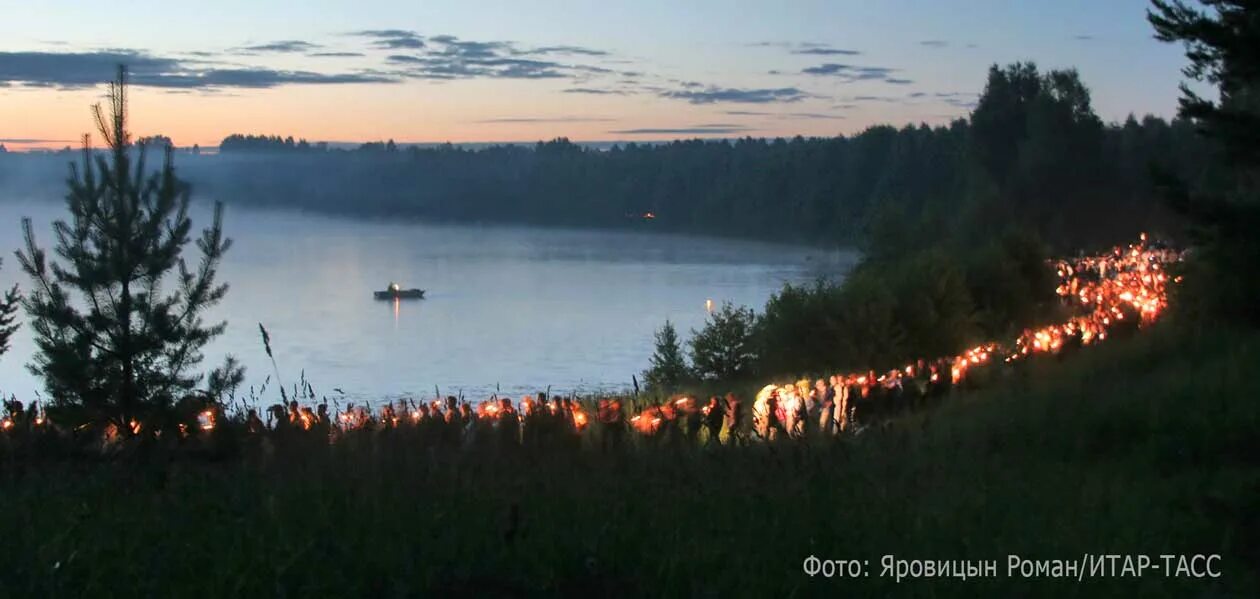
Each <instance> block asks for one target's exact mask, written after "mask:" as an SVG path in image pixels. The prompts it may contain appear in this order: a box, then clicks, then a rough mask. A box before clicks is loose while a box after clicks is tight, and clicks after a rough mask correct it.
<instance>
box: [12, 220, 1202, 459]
mask: <svg viewBox="0 0 1260 599" xmlns="http://www.w3.org/2000/svg"><path fill="white" fill-rule="evenodd" d="M1180 259H1181V255H1180V254H1179V253H1177V252H1174V251H1172V250H1165V249H1150V248H1147V247H1146V235H1145V234H1142V236H1141V241H1140V242H1139V243H1138V244H1135V245H1131V246H1129V247H1128V248H1116V249H1115V250H1113V251H1112V252H1110V253H1107V254H1103V255H1100V256H1092V257H1087V258H1079V259H1073V260H1063V261H1060V262H1058V264H1057V265H1056V272H1057V275H1058V277H1059V280H1060V284H1059V285H1058V286H1057V288H1056V292H1057V293H1058V295H1059V296H1060V297H1062V298H1064V299H1065V300H1066V299H1067V298H1073V300H1074V301H1075V302H1076V303H1077V304H1078V306H1077V308H1078V309H1084V310H1088V311H1087V312H1086V313H1085V314H1083V315H1080V316H1076V317H1073V318H1072V319H1070V320H1069V321H1067V322H1065V323H1062V324H1056V325H1050V326H1046V327H1043V328H1040V329H1035V330H1028V331H1025V332H1024V333H1023V334H1022V335H1020V336H1019V337H1018V338H1016V339H1015V341H1014V342H1013V343H1012V344H1010V345H1006V346H1004V345H1001V344H998V343H987V344H983V345H978V346H976V347H973V348H970V349H968V350H966V351H964V352H962V353H961V354H959V355H957V356H954V357H952V358H946V359H940V360H932V361H923V360H920V361H918V362H916V363H914V364H907V365H906V366H905V367H904V368H901V369H893V370H890V371H888V372H886V373H884V374H882V375H878V376H876V375H875V373H874V371H867V372H864V373H853V374H848V375H836V376H835V377H832V380H833V381H836V382H837V384H843V385H845V386H857V387H859V388H860V389H861V390H862V391H863V393H864V394H865V392H866V391H869V390H870V389H871V388H873V387H875V386H877V385H882V386H885V387H889V386H893V385H898V384H900V383H901V381H902V379H905V378H911V379H912V378H916V376H925V377H926V378H927V380H928V381H930V382H931V383H938V382H939V381H940V377H941V376H942V371H943V370H944V368H943V365H944V364H948V365H949V377H950V383H952V384H958V383H960V382H962V381H963V380H964V379H966V377H967V372H968V371H969V370H970V369H972V368H975V367H978V366H981V365H984V364H988V363H990V362H992V361H993V360H994V359H995V358H996V357H998V356H1002V360H1003V362H1005V363H1011V362H1015V361H1018V360H1021V359H1023V358H1025V357H1027V356H1029V355H1033V354H1039V353H1053V352H1057V351H1059V350H1060V349H1062V348H1063V345H1064V343H1065V341H1066V340H1067V339H1069V338H1071V337H1073V336H1075V335H1078V334H1079V336H1080V341H1081V343H1082V345H1091V344H1094V343H1097V342H1099V341H1103V340H1105V339H1106V338H1107V329H1108V328H1110V327H1112V326H1114V325H1116V324H1118V323H1119V322H1120V321H1123V320H1124V318H1125V312H1124V310H1123V309H1122V307H1123V306H1125V305H1128V306H1131V307H1132V308H1133V309H1134V310H1136V311H1137V313H1138V314H1139V318H1140V320H1141V323H1143V324H1146V323H1150V322H1153V321H1154V320H1156V319H1157V318H1158V317H1159V316H1160V314H1162V312H1163V311H1164V309H1165V308H1166V307H1167V305H1168V294H1167V291H1168V283H1169V282H1173V283H1177V282H1180V281H1181V277H1169V276H1168V274H1167V273H1166V267H1167V265H1168V264H1171V263H1175V262H1177V261H1179V260H1180ZM1086 274H1088V275H1090V277H1088V278H1087V277H1085V276H1084V275H1086ZM1094 277H1096V278H1097V280H1089V278H1094ZM1070 301H1071V300H1070ZM706 307H710V306H706ZM916 364H919V366H918V367H916ZM938 365H941V366H939V367H938ZM768 393H774V394H777V395H778V396H780V397H781V398H782V399H783V400H786V401H791V400H793V399H794V398H796V399H799V398H800V396H801V395H805V394H808V390H807V389H805V388H804V386H803V385H801V383H800V382H798V383H788V384H783V385H776V384H771V385H766V386H765V387H764V388H763V389H762V393H761V394H759V399H760V398H763V397H764V396H765V395H767V394H768ZM605 401H608V400H605ZM613 401H616V400H613ZM714 407H715V406H713V405H712V404H708V405H705V406H702V407H701V406H698V405H697V403H696V400H695V399H694V398H691V397H682V398H678V399H676V400H674V401H673V402H670V403H665V404H662V405H660V406H651V407H649V408H647V409H645V410H644V411H643V412H641V413H640V414H638V415H636V416H634V417H633V418H631V424H632V425H633V426H634V427H635V428H636V429H638V430H640V431H642V432H645V433H651V432H655V431H656V430H657V429H658V427H659V426H660V424H661V422H662V421H663V419H671V420H672V419H673V418H674V417H676V416H677V415H678V414H679V413H696V412H700V413H702V414H704V415H706V416H707V415H708V414H709V413H710V411H711V410H712V409H714ZM616 409H617V411H620V403H619V402H618V403H617V404H616ZM541 410H546V411H547V412H549V413H551V414H552V415H556V414H558V413H560V412H562V411H564V410H568V411H569V412H570V417H571V419H572V422H573V424H574V426H575V427H576V428H578V429H579V430H581V429H583V428H584V427H585V426H586V424H587V422H588V418H587V415H586V413H585V412H584V411H583V408H582V406H581V404H580V403H578V402H571V403H570V402H565V403H563V404H562V403H561V402H559V401H558V400H556V399H554V398H553V399H552V401H551V402H550V403H544V402H541V401H540V402H535V401H534V400H533V399H532V398H531V397H529V396H526V397H525V398H524V399H522V400H521V402H520V410H519V411H518V410H516V409H514V408H513V407H512V405H511V402H510V401H509V402H506V405H504V404H501V403H500V402H499V401H497V400H491V401H489V402H484V403H481V404H479V405H478V406H477V409H476V412H475V416H476V417H478V418H489V419H498V418H500V417H501V416H516V417H517V418H520V419H522V420H524V419H525V418H528V417H529V416H531V415H533V414H534V413H536V412H539V411H541ZM400 412H401V414H402V416H399V413H400ZM430 413H432V414H433V416H430V415H429V414H430ZM441 415H442V407H441V402H438V401H434V402H432V407H431V408H426V409H424V410H421V409H419V408H415V407H413V408H412V409H411V410H410V411H409V413H408V411H406V410H403V411H395V409H394V407H393V406H392V405H387V406H385V407H383V408H382V411H381V421H382V422H384V423H386V424H387V425H393V426H398V425H400V424H402V423H403V421H404V420H405V419H407V418H408V417H409V418H410V420H411V422H412V423H419V422H421V421H423V420H424V419H425V418H429V417H440V416H441ZM470 415H473V414H470ZM215 421H216V415H215V412H214V411H213V410H206V411H204V412H201V413H200V414H199V415H198V426H199V427H200V428H201V429H202V430H204V431H210V430H213V429H214V427H215ZM290 421H291V423H292V424H295V425H298V426H300V427H301V428H303V429H307V430H310V429H312V428H314V427H315V426H316V425H317V416H315V414H314V413H313V412H311V411H310V409H309V408H307V409H304V410H300V411H294V412H292V413H291V414H290ZM372 421H373V417H372V415H371V413H370V412H369V411H368V410H367V409H366V408H364V407H362V406H360V407H358V408H353V407H352V408H349V409H347V410H346V411H344V412H341V413H340V414H338V416H337V424H338V425H339V426H340V428H342V429H344V430H351V429H356V428H362V427H365V426H368V425H369V424H371V423H372ZM44 422H45V417H44V415H43V414H42V413H37V415H36V417H35V421H34V423H35V425H36V426H42V425H43V424H44ZM130 426H131V429H132V432H133V434H139V433H140V431H141V430H142V429H143V425H142V424H141V423H140V422H137V421H136V420H132V421H131V422H130ZM13 427H14V422H13V420H12V419H11V418H9V417H6V418H4V419H3V420H0V430H9V429H12V428H13ZM180 432H181V433H183V434H185V435H186V434H188V431H187V428H186V426H185V425H180Z"/></svg>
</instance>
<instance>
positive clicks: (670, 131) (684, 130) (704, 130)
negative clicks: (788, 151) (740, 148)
mask: <svg viewBox="0 0 1260 599" xmlns="http://www.w3.org/2000/svg"><path fill="white" fill-rule="evenodd" d="M745 131H752V129H749V128H748V127H743V126H740V125H731V124H725V123H721V124H712V125H695V126H692V127H677V128H675V127H664V128H655V127H647V128H641V129H620V130H617V131H609V132H608V133H610V134H613V135H705V134H710V135H713V134H716V135H729V134H731V133H742V132H745Z"/></svg>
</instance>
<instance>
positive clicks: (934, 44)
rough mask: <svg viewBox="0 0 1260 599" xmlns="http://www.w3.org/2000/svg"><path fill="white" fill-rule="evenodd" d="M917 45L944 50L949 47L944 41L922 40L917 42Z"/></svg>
mask: <svg viewBox="0 0 1260 599" xmlns="http://www.w3.org/2000/svg"><path fill="white" fill-rule="evenodd" d="M919 45H920V46H927V47H929V48H944V47H945V46H948V45H949V42H947V41H945V40H924V41H921V42H919Z"/></svg>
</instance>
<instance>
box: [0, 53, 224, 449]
mask: <svg viewBox="0 0 1260 599" xmlns="http://www.w3.org/2000/svg"><path fill="white" fill-rule="evenodd" d="M126 94H127V85H126V72H125V69H124V68H123V67H119V70H118V78H117V80H116V81H114V82H113V83H111V84H110V86H109V93H108V98H109V106H108V109H107V111H106V110H103V109H102V107H101V106H100V105H99V104H98V105H96V106H95V107H94V111H95V115H96V125H97V129H98V130H99V131H100V134H101V136H102V137H103V138H104V141H105V144H106V146H107V149H108V152H106V153H103V155H102V154H96V153H94V152H93V151H92V150H91V148H90V146H89V143H88V138H87V137H86V136H85V138H84V149H83V164H82V168H81V169H80V168H79V167H77V166H76V165H73V164H72V165H71V167H70V177H69V179H68V185H69V192H68V194H67V195H66V206H67V208H68V209H69V212H70V219H69V220H68V221H66V220H58V221H57V222H55V223H53V233H54V234H55V236H56V238H57V243H56V247H55V252H56V256H57V257H59V258H60V260H50V259H49V257H48V256H47V254H46V253H45V251H44V250H43V249H42V248H40V247H39V245H38V244H37V243H36V240H35V233H34V231H33V229H32V226H31V221H30V219H23V221H22V227H23V231H24V233H25V236H26V249H25V250H24V251H19V252H17V257H18V260H19V261H20V262H21V264H22V268H23V270H25V271H26V273H27V274H28V275H29V276H30V278H31V282H32V289H31V291H30V293H29V294H28V295H27V297H26V299H25V300H24V304H25V306H26V310H27V312H28V313H29V314H30V317H31V329H32V331H33V332H34V337H35V344H36V346H37V348H38V352H37V354H36V356H35V358H34V361H33V362H32V363H31V364H30V365H29V368H30V369H31V371H32V372H33V373H34V374H36V375H37V376H41V377H43V379H44V383H45V386H46V388H47V390H48V392H49V394H50V395H51V397H52V401H53V404H54V406H56V407H59V408H62V409H63V410H65V411H66V412H68V413H72V414H73V415H72V416H71V417H72V418H74V419H77V420H80V421H82V422H95V423H105V422H112V423H114V424H116V425H118V428H119V430H121V431H127V432H130V431H131V430H132V428H131V427H130V426H127V424H128V423H129V422H130V421H131V420H132V419H138V420H141V421H151V420H152V419H155V418H161V417H162V416H163V415H164V414H165V413H166V412H167V409H168V408H169V407H170V406H171V405H172V404H173V403H174V402H175V401H177V400H179V399H181V398H183V397H185V396H187V395H188V394H189V393H191V392H192V391H193V389H194V388H195V386H196V385H197V383H198V382H199V381H200V379H201V378H202V377H201V376H200V375H198V374H192V373H191V372H190V371H191V370H192V369H193V368H194V367H195V366H196V365H197V364H198V363H199V362H200V361H201V359H202V354H201V349H202V348H203V347H204V346H205V344H206V343H207V342H208V341H210V340H211V339H212V338H214V337H215V336H217V335H219V334H220V333H222V332H223V329H224V327H225V326H226V323H224V322H219V323H217V324H207V323H206V322H204V320H203V317H202V315H203V312H204V311H205V310H206V308H208V307H210V306H212V305H214V304H215V303H216V302H218V301H219V300H220V299H222V298H223V296H224V294H225V293H226V292H227V285H226V284H220V283H217V282H216V281H215V275H216V270H217V267H218V264H219V260H220V258H222V256H223V253H224V252H225V251H226V250H227V249H228V247H229V246H230V245H231V242H230V240H228V239H226V238H224V237H223V226H222V225H223V222H222V219H223V210H222V206H221V205H218V204H216V206H215V211H214V222H213V224H212V225H211V226H210V227H209V228H207V229H205V230H203V231H202V233H201V236H200V238H198V239H197V241H196V245H197V248H198V249H199V250H200V252H201V259H200V262H199V264H197V265H195V267H193V268H191V269H190V268H189V266H188V264H187V263H186V262H185V260H184V257H183V250H184V246H185V245H187V244H188V242H189V241H190V237H189V232H190V230H191V228H192V222H191V221H190V220H189V218H188V207H189V187H188V186H187V185H186V184H185V183H183V182H182V181H180V180H179V179H178V178H177V177H176V176H175V169H174V166H173V164H172V162H171V151H170V148H169V147H167V148H166V152H165V160H164V162H163V164H162V167H161V168H160V169H159V170H157V171H156V172H155V173H152V174H149V175H147V176H146V172H145V148H144V146H143V145H141V146H139V147H138V149H137V151H135V152H134V154H135V155H134V156H133V151H132V144H131V143H130V133H129V132H128V131H127V96H126ZM241 375H242V373H241V370H240V368H239V367H237V366H236V365H235V361H234V360H232V359H231V358H230V357H229V358H228V360H227V363H226V364H225V365H224V367H223V368H221V369H219V370H217V371H216V372H214V373H212V376H211V381H212V382H213V383H214V384H215V385H216V386H220V387H221V386H224V385H232V384H236V383H239V381H240V378H241ZM210 391H211V392H212V393H219V392H221V391H222V389H211V390H210Z"/></svg>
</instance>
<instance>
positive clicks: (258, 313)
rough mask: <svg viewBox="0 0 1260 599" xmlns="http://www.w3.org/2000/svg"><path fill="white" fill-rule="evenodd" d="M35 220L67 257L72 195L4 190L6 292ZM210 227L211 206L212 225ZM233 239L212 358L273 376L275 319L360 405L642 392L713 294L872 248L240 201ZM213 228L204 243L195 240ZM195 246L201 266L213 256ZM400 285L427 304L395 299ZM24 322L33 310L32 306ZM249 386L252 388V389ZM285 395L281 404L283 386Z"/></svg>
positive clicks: (766, 287)
mask: <svg viewBox="0 0 1260 599" xmlns="http://www.w3.org/2000/svg"><path fill="white" fill-rule="evenodd" d="M23 216H30V217H31V218H32V219H33V220H34V223H35V230H36V238H37V239H38V241H39V242H40V244H41V245H42V246H43V247H45V248H46V249H49V250H50V254H51V245H52V242H53V239H54V238H53V236H52V232H51V228H50V223H51V222H52V221H53V220H54V219H58V218H65V217H66V216H67V213H66V211H65V208H64V205H63V203H62V202H61V201H59V200H56V199H48V200H31V199H13V198H0V223H2V224H0V251H3V255H4V265H3V269H2V270H0V285H3V286H4V287H5V288H7V287H9V286H11V285H13V283H15V282H16V283H19V284H20V285H21V286H22V287H23V288H25V287H26V286H27V280H26V277H25V276H24V275H23V274H22V273H21V272H20V268H19V266H18V264H17V260H16V258H14V257H13V253H12V252H13V251H14V250H16V249H18V248H19V247H20V246H21V243H22V238H21V227H20V219H21V218H22V217H23ZM209 222H210V208H209V202H208V201H207V200H206V199H205V198H201V199H198V200H194V210H193V225H194V230H195V231H199V230H200V228H201V227H203V226H205V225H207V224H208V223H209ZM224 228H225V231H226V233H227V235H228V236H229V237H231V238H232V239H233V246H232V248H231V249H230V250H229V251H228V253H227V256H226V257H225V259H224V263H223V265H222V267H221V269H220V273H219V276H220V280H222V281H225V282H227V283H229V284H230V285H231V289H230V291H229V292H228V294H227V297H226V298H225V299H224V301H223V303H221V304H220V305H219V306H216V307H215V308H214V309H213V311H212V312H211V313H210V314H209V318H208V320H209V319H213V320H219V319H226V320H227V321H228V328H227V332H226V333H224V334H223V335H222V336H221V337H219V338H218V339H216V340H215V341H214V342H212V343H211V345H210V346H209V347H208V348H207V349H206V352H205V356H206V359H205V361H204V362H203V364H202V365H203V366H204V367H210V366H214V365H217V364H219V363H220V362H221V361H222V357H223V355H224V354H226V353H231V354H233V355H235V356H236V357H237V358H238V359H240V360H241V362H242V363H243V364H244V365H245V366H246V368H247V372H246V387H248V386H249V385H254V386H259V385H260V384H261V383H262V382H263V380H264V379H265V378H266V377H267V376H268V375H271V376H272V377H273V378H274V374H272V373H273V371H272V367H271V363H270V361H269V360H268V359H267V355H266V353H265V351H264V349H263V346H262V342H261V339H260V336H259V332H258V323H259V322H261V323H263V324H264V325H265V326H266V327H267V329H268V331H269V333H270V334H271V340H272V350H273V352H274V353H275V358H276V362H277V364H278V366H279V370H280V376H281V379H282V381H283V382H284V383H285V384H287V385H289V386H290V387H291V386H292V385H293V384H294V383H296V382H297V380H298V378H299V375H300V373H301V372H302V371H303V370H304V371H305V375H306V378H307V380H309V381H310V382H311V384H312V386H313V387H314V389H315V391H316V393H317V394H319V395H327V396H328V397H329V398H333V397H341V394H340V393H338V392H336V391H334V388H340V389H341V390H343V391H344V392H345V397H346V399H349V400H355V401H364V400H379V399H385V398H393V397H398V396H401V395H413V396H417V397H428V396H431V395H432V394H433V392H434V386H435V385H436V386H438V387H439V388H440V389H441V392H442V393H443V394H448V393H449V394H455V393H458V392H460V391H461V390H462V392H463V394H464V395H465V397H467V398H472V399H479V398H481V397H484V396H488V395H489V394H490V393H492V392H494V391H495V388H496V384H498V385H499V388H500V392H501V394H507V395H509V396H512V397H518V396H519V395H521V394H522V393H533V392H536V391H538V390H540V389H544V388H546V387H547V386H548V385H551V386H552V389H553V390H554V391H557V392H566V393H567V392H569V391H574V390H576V391H578V392H579V393H583V392H591V391H596V390H611V389H618V388H626V387H628V386H629V385H630V380H631V379H630V377H631V375H633V374H637V373H639V372H641V371H642V370H643V369H644V368H645V367H646V366H647V363H648V357H649V356H650V355H651V352H652V333H653V331H654V330H655V329H656V328H658V327H659V326H660V325H661V324H662V323H663V322H664V321H665V320H666V319H669V320H671V321H673V322H674V323H675V325H676V326H677V327H678V329H679V332H680V334H682V335H683V337H684V339H686V338H687V337H689V331H690V329H692V328H699V327H700V326H702V325H703V323H704V320H705V316H706V311H705V301H706V300H710V299H711V300H713V305H714V306H715V307H717V306H720V305H721V303H722V302H723V301H731V302H733V303H735V304H742V305H747V306H750V307H752V308H754V309H755V310H758V311H760V309H761V308H762V306H763V305H764V302H765V300H766V299H767V298H768V297H769V296H770V294H771V293H773V292H774V291H776V290H778V289H779V288H780V287H782V285H783V284H784V283H787V282H792V283H802V282H808V281H811V280H812V279H814V278H815V277H818V276H828V277H838V276H842V275H843V273H844V272H845V271H847V269H848V268H849V266H850V265H851V264H852V262H853V260H854V259H855V254H852V253H848V252H836V251H827V250H818V249H811V248H804V247H792V246H784V245H776V244H768V243H759V242H753V241H740V240H730V239H713V238H703V237H686V236H679V235H661V234H653V233H648V232H644V233H639V232H626V231H596V230H569V229H536V228H520V227H477V226H465V225H432V224H423V223H418V222H389V221H379V220H378V221H370V220H356V219H343V218H334V217H326V216H318V215H311V214H305V213H301V212H296V211H280V210H276V211H271V210H266V211H264V210H258V209H249V208H244V207H241V206H235V205H231V204H229V205H228V206H227V209H226V216H225V225H224ZM194 236H195V235H194ZM188 251H191V252H192V253H191V254H186V257H187V258H188V259H190V261H194V260H196V255H197V254H196V249H195V248H194V247H193V246H191V245H190V246H189V248H188ZM391 281H394V282H397V283H399V284H400V285H401V286H403V287H405V288H409V287H419V288H423V289H425V290H427V296H426V299H423V300H402V301H399V302H393V301H379V300H375V299H373V298H372V291H374V290H378V289H384V288H385V286H386V285H387V284H389V283H390V282H391ZM22 318H23V319H24V318H25V314H24V313H23V315H22ZM33 351H34V347H33V343H32V340H31V336H30V330H29V327H27V326H25V324H24V325H23V327H22V329H20V330H19V331H18V333H16V334H15V335H14V339H13V347H12V348H11V349H10V350H9V352H8V353H6V354H5V355H4V356H2V357H0V391H3V393H4V394H5V396H6V397H7V396H8V394H10V393H12V394H15V395H17V397H19V398H21V399H23V400H26V401H29V400H31V399H34V398H35V391H36V390H37V389H38V390H40V391H41V393H42V385H41V382H40V381H39V380H37V379H36V378H35V377H33V376H32V375H30V374H29V373H28V372H27V371H26V369H25V367H24V365H25V364H26V363H27V362H28V361H29V359H30V356H31V355H32V353H33ZM245 391H246V392H247V389H246V390H245ZM266 399H267V401H278V400H279V393H278V391H276V390H275V385H274V382H273V383H272V385H271V386H270V388H269V389H268V391H267V398H266Z"/></svg>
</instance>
